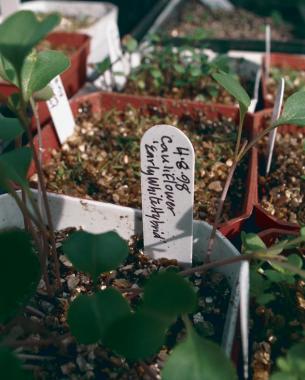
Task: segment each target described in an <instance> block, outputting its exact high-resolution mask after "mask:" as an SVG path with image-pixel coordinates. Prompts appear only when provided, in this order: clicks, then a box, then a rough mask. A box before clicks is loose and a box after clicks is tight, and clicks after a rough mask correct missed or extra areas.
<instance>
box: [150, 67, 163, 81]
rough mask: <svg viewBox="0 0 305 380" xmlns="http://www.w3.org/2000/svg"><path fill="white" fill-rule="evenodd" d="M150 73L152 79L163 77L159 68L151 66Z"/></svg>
mask: <svg viewBox="0 0 305 380" xmlns="http://www.w3.org/2000/svg"><path fill="white" fill-rule="evenodd" d="M150 73H151V75H152V77H153V78H154V79H162V78H163V74H162V72H161V71H160V70H159V69H156V68H152V69H151V71H150Z"/></svg>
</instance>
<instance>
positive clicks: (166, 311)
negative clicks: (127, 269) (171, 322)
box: [143, 271, 197, 319]
mask: <svg viewBox="0 0 305 380" xmlns="http://www.w3.org/2000/svg"><path fill="white" fill-rule="evenodd" d="M196 307H197V294H196V293H195V291H194V288H193V287H192V286H191V284H190V283H189V282H188V281H187V280H185V279H184V278H183V277H182V276H180V275H179V274H177V273H175V272H169V271H167V272H160V273H157V274H153V275H152V276H151V277H150V279H149V280H148V281H147V283H146V284H145V287H144V297H143V308H144V309H145V310H148V311H150V312H154V313H158V314H160V315H162V316H164V317H166V318H167V317H168V318H170V319H173V318H174V319H175V318H177V316H178V315H181V314H188V313H192V312H194V311H195V310H196Z"/></svg>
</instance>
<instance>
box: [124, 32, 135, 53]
mask: <svg viewBox="0 0 305 380" xmlns="http://www.w3.org/2000/svg"><path fill="white" fill-rule="evenodd" d="M123 46H124V47H125V49H126V50H127V51H128V53H134V52H135V51H136V50H137V49H138V41H137V40H136V39H135V38H133V37H132V36H126V37H125V38H124V39H123Z"/></svg>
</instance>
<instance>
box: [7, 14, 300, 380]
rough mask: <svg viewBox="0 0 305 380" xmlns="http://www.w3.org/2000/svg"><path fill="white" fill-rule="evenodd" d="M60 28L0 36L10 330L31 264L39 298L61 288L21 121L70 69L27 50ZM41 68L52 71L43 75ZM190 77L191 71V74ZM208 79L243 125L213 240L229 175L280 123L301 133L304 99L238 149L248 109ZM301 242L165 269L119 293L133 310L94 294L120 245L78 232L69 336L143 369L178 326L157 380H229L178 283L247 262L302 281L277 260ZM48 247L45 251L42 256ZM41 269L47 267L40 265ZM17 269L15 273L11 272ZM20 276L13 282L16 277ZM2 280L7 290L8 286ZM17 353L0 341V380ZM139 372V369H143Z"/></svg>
mask: <svg viewBox="0 0 305 380" xmlns="http://www.w3.org/2000/svg"><path fill="white" fill-rule="evenodd" d="M58 22H59V17H58V16H57V15H50V16H48V17H46V18H45V19H44V20H43V21H38V20H37V19H36V17H35V15H34V14H33V13H31V12H27V11H22V12H18V13H16V14H14V15H13V16H11V17H9V18H8V19H7V20H6V21H5V22H4V23H3V24H1V26H0V53H1V76H2V77H3V78H5V79H6V80H8V81H9V82H10V83H13V84H15V85H16V86H17V87H18V89H19V92H17V93H16V94H14V95H13V96H11V97H9V98H5V97H3V96H1V100H2V101H3V102H5V104H6V105H7V106H8V107H9V108H10V110H11V111H12V112H13V113H14V114H15V115H16V118H5V117H1V128H0V131H1V132H0V136H1V138H2V139H5V140H7V141H10V140H14V139H16V145H17V148H16V149H15V150H14V151H12V152H9V153H5V154H2V155H1V157H0V185H1V188H3V189H4V190H6V191H8V192H9V193H10V194H11V196H12V197H13V198H14V199H15V201H16V202H17V204H18V206H19V208H20V210H21V212H22V214H23V217H24V221H25V230H26V231H13V232H12V231H9V232H2V233H1V235H0V243H1V247H4V249H1V256H2V257H1V260H2V261H1V262H2V264H4V265H1V271H3V273H2V274H1V276H0V277H1V280H4V282H5V284H2V286H1V287H0V291H1V297H0V299H1V301H2V300H4V301H3V302H4V306H3V305H2V307H1V308H0V316H1V323H2V324H3V323H6V321H8V320H9V321H11V322H12V318H13V317H14V314H15V313H18V310H23V308H24V307H25V305H26V302H27V300H28V299H29V297H30V296H31V295H32V294H33V293H34V289H35V288H36V286H37V283H38V280H39V277H40V276H39V265H38V261H39V262H40V268H41V271H42V275H43V279H44V283H45V287H46V289H47V292H48V293H47V294H46V297H47V298H48V297H51V299H52V296H53V294H54V292H55V291H56V290H58V287H59V286H60V272H59V263H58V260H57V249H56V245H55V239H54V231H53V226H52V220H51V215H50V209H49V205H48V201H47V195H46V191H45V186H44V178H43V175H42V169H41V163H40V161H39V158H38V155H37V153H36V151H35V149H34V145H33V136H32V132H31V128H30V117H29V112H28V111H29V109H30V108H31V103H32V104H33V99H34V97H37V93H39V98H40V97H41V92H40V91H43V96H42V97H43V99H45V98H48V96H49V95H50V92H49V89H48V87H47V86H48V83H49V82H50V80H52V79H53V78H54V77H55V76H57V75H59V74H60V73H61V72H62V71H63V70H65V69H66V68H67V67H68V65H69V62H68V60H67V58H66V57H65V56H64V55H63V54H61V53H58V52H51V51H48V52H39V53H37V52H35V50H33V49H35V46H36V45H37V44H38V43H39V42H40V41H41V40H42V39H43V38H44V37H45V35H46V34H47V33H48V32H50V30H51V29H52V28H53V27H55V26H56V25H57V24H58ZM16 25H18V28H16ZM46 64H47V67H48V68H49V70H46ZM193 69H195V68H194V67H193ZM197 73H198V72H196V70H194V72H193V77H196V76H197ZM214 78H215V79H216V80H217V82H219V83H221V84H222V85H223V86H224V87H225V89H226V90H227V91H228V92H230V93H231V94H232V95H233V96H234V97H235V98H236V99H237V101H238V102H239V104H240V125H239V129H238V134H237V135H238V138H237V144H236V150H235V155H234V157H233V159H234V163H233V166H232V168H231V172H230V174H229V176H228V180H227V183H226V186H225V189H224V192H223V196H222V199H221V202H220V205H219V209H218V213H217V218H216V221H215V225H214V230H213V231H214V232H213V233H215V231H216V228H217V223H218V219H219V216H220V214H221V209H222V206H223V200H224V199H225V197H226V193H227V191H228V188H229V185H230V183H231V180H232V177H233V174H234V171H235V168H236V166H237V165H238V163H239V162H240V160H241V159H242V158H243V157H244V156H245V154H246V153H247V152H248V151H249V150H250V149H251V148H252V147H253V146H254V145H255V143H256V142H257V141H258V140H259V139H260V138H261V137H262V136H264V135H266V134H267V133H269V132H270V131H271V130H272V129H273V128H275V127H276V126H278V125H280V124H283V123H284V124H286V123H293V124H298V125H304V124H305V117H304V113H303V104H304V101H305V93H304V92H303V93H302V92H300V93H296V94H294V95H293V96H291V97H290V98H288V100H287V102H286V104H285V107H284V111H283V113H282V116H281V117H280V118H279V119H278V120H277V122H275V123H272V125H271V126H270V127H268V128H267V129H266V130H265V131H263V132H262V133H261V134H260V135H259V136H256V138H255V139H254V140H253V141H251V142H249V143H244V144H242V142H241V136H242V128H243V120H244V117H245V113H246V111H247V108H248V106H249V103H250V99H249V97H248V96H247V95H246V93H245V91H244V90H243V89H242V88H241V87H240V85H239V83H238V82H237V81H236V80H235V79H234V77H232V76H230V75H229V74H226V73H224V72H221V71H220V72H218V73H217V74H215V75H214ZM154 79H155V80H157V81H158V80H159V79H161V78H160V76H159V74H158V73H157V72H155V73H154ZM48 94H49V95H48ZM22 131H25V132H26V133H27V137H28V139H29V143H30V147H29V148H26V147H25V148H20V147H18V143H19V137H20V135H21V133H22ZM32 157H33V159H34V162H35V166H36V170H37V173H38V177H39V184H40V188H41V193H42V200H43V211H44V212H45V213H46V216H47V224H46V223H45V221H44V217H43V214H42V213H41V212H40V210H39V209H38V207H37V205H36V203H35V201H34V199H33V196H32V194H31V191H30V189H29V185H28V181H27V178H26V177H27V171H28V168H29V165H30V162H31V159H32ZM16 185H18V186H19V187H20V188H21V189H22V191H23V197H22V198H20V197H19V195H18V194H17V192H16V190H15V188H16V187H15V186H16ZM29 234H30V236H31V240H30V238H29ZM304 241H305V236H304V233H303V231H302V235H301V236H300V237H298V238H297V239H294V241H289V242H287V241H285V242H284V243H279V244H276V245H274V246H272V247H271V248H269V249H265V248H264V247H261V246H260V247H258V248H259V249H257V246H256V245H255V244H250V246H249V247H248V248H247V250H246V252H245V253H244V254H243V255H242V256H236V257H233V258H230V259H226V260H221V261H215V262H209V263H204V264H203V265H201V266H198V267H193V268H188V269H186V270H184V271H180V272H177V271H174V270H171V269H167V270H164V271H161V272H159V273H154V274H153V275H151V277H150V278H148V279H147V281H146V283H144V285H143V287H142V288H138V289H137V290H136V291H135V289H134V288H132V289H125V290H124V292H123V293H124V294H125V293H126V294H130V293H131V294H133V293H134V292H137V293H138V294H141V295H142V298H140V301H138V302H137V303H136V304H132V303H131V302H130V303H129V302H128V301H127V300H126V298H125V297H124V294H122V292H119V291H118V290H117V289H115V288H113V287H111V286H110V287H107V288H106V289H100V284H99V277H100V275H101V274H102V273H103V274H105V273H109V272H110V274H111V272H112V271H114V270H116V269H117V267H118V265H119V264H120V263H122V262H123V261H124V260H125V258H126V256H127V254H128V246H127V243H126V242H125V241H124V240H123V239H122V238H120V237H119V236H118V235H117V234H116V233H115V232H107V233H104V234H98V235H93V234H90V233H87V232H84V231H76V232H74V233H72V234H71V235H70V236H69V238H68V239H67V240H66V241H65V242H64V244H63V250H64V252H65V254H66V256H67V257H68V258H69V259H70V260H71V261H72V264H73V265H74V266H75V268H77V269H78V270H80V271H82V272H85V273H87V274H88V275H89V276H91V279H92V283H93V285H94V287H93V289H92V291H91V292H90V293H89V294H81V295H79V296H78V297H77V298H76V299H75V300H74V301H73V302H72V304H71V306H70V307H69V306H68V308H69V310H68V323H69V326H70V331H71V333H72V335H73V336H74V337H75V339H76V340H77V341H78V342H80V343H83V344H89V343H90V344H91V343H97V342H102V343H103V344H105V345H106V346H107V347H108V348H109V349H111V350H112V351H114V352H116V353H117V354H119V355H121V356H122V357H124V358H125V359H126V360H127V361H128V362H133V361H139V360H142V361H143V360H146V359H147V358H149V357H151V355H153V354H155V353H156V352H158V350H159V349H160V347H161V346H162V344H163V343H164V341H165V338H166V336H167V335H166V334H167V332H168V330H169V328H170V327H171V326H172V325H173V324H174V322H175V321H177V319H179V320H180V322H181V321H183V324H184V326H185V331H186V332H185V336H186V338H185V339H184V340H183V341H182V342H181V343H180V344H178V345H177V346H176V347H174V348H173V350H172V354H171V356H170V358H169V360H168V361H167V362H166V363H165V366H164V369H163V379H165V380H174V379H175V380H180V379H181V380H185V378H186V377H187V378H188V377H189V376H191V379H192V380H197V379H200V380H205V379H207V380H223V379H224V378H230V379H236V378H237V375H236V371H235V369H234V368H233V366H232V364H231V363H230V361H229V360H228V359H227V358H226V357H225V356H224V353H223V352H222V351H221V349H220V348H219V347H218V346H217V345H215V344H213V343H211V342H209V341H207V340H206V339H203V338H201V337H200V336H199V335H198V334H197V333H196V332H195V331H194V329H193V327H192V325H191V323H190V321H189V320H188V314H190V313H192V312H194V310H195V309H196V305H197V295H196V292H195V290H194V288H193V287H192V286H191V285H190V283H189V282H188V280H186V279H185V278H184V277H185V276H189V275H191V274H194V273H202V272H204V271H206V270H208V269H211V268H215V267H217V266H222V265H227V264H232V263H235V262H240V261H244V260H245V261H250V260H251V261H252V260H254V261H255V262H260V261H263V262H270V263H271V264H272V266H273V267H275V266H277V267H280V268H281V270H284V271H285V273H289V276H291V273H293V274H297V275H299V276H302V277H305V274H304V271H303V270H302V269H301V268H300V263H299V261H297V260H295V258H294V259H291V258H290V259H289V258H288V259H287V258H286V257H285V256H283V255H281V253H282V250H283V249H285V248H287V247H289V246H291V245H292V244H293V246H295V245H297V244H301V243H302V242H304ZM211 242H212V243H210V245H209V250H210V253H211V252H212V251H211V250H212V247H213V235H212V239H211ZM32 243H34V244H33V245H34V246H35V250H36V251H37V253H38V255H37V256H36V255H35V251H34V250H33V246H32ZM50 245H51V249H50V248H49V246H50ZM248 245H249V244H248ZM21 247H22V248H21ZM21 251H22V252H21ZM21 253H22V256H21ZM51 254H52V255H51ZM37 257H38V258H37ZM17 261H18V262H17ZM47 261H48V262H49V263H52V265H47ZM14 262H16V264H18V265H19V266H20V267H19V268H16V267H15V265H14ZM20 264H21V265H20ZM52 266H54V270H52ZM17 270H18V272H16V271H17ZM50 270H51V271H52V272H51V273H50ZM53 272H54V273H53ZM51 274H52V275H53V276H51ZM54 277H56V280H57V281H56V282H55V283H54V281H50V279H53V278H54ZM5 279H7V280H6V281H5ZM12 279H13V281H12ZM9 280H11V281H12V283H13V284H12V287H11V289H10V290H9V289H7V287H6V285H7V282H8V281H9ZM56 287H57V288H56ZM9 291H10V292H11V293H9ZM15 315H16V314H15ZM12 323H13V322H12ZM2 331H4V332H5V333H6V328H5V327H3V326H1V332H2ZM68 335H69V338H71V339H73V338H72V337H71V335H70V334H68ZM143 337H145V339H143ZM53 343H54V344H55V345H56V344H60V342H53ZM18 344H19V342H18V339H17V340H16V341H15V340H14V341H10V340H8V339H7V337H6V336H4V337H3V340H2V341H1V347H0V364H1V370H2V372H1V373H2V374H4V375H5V377H6V378H9V376H13V377H14V378H16V379H18V378H24V377H23V373H22V371H21V368H20V365H19V364H18V363H19V362H17V361H16V358H15V356H14V355H12V353H11V352H10V351H8V350H7V349H6V348H4V347H5V345H7V346H10V347H18ZM25 344H28V345H29V341H26V342H23V343H22V346H24V345H25ZM185 362H187V364H185ZM143 363H144V364H143V366H144V368H145V362H143ZM219 363H221V366H220V365H219Z"/></svg>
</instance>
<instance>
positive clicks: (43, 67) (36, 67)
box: [21, 50, 70, 100]
mask: <svg viewBox="0 0 305 380" xmlns="http://www.w3.org/2000/svg"><path fill="white" fill-rule="evenodd" d="M69 66H70V60H69V58H68V57H66V56H65V54H64V53H62V52H60V51H52V50H46V51H40V52H38V53H37V52H33V53H32V54H30V55H29V56H28V57H27V59H26V60H25V63H24V65H23V67H22V74H21V80H22V90H23V95H24V98H25V99H26V100H29V99H30V97H31V96H32V95H33V94H34V93H35V92H37V91H40V90H42V89H43V88H45V87H46V86H47V85H48V84H49V83H50V81H51V80H52V79H53V78H55V77H56V76H57V75H59V74H61V73H62V72H63V71H65V70H66V69H68V67H69Z"/></svg>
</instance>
